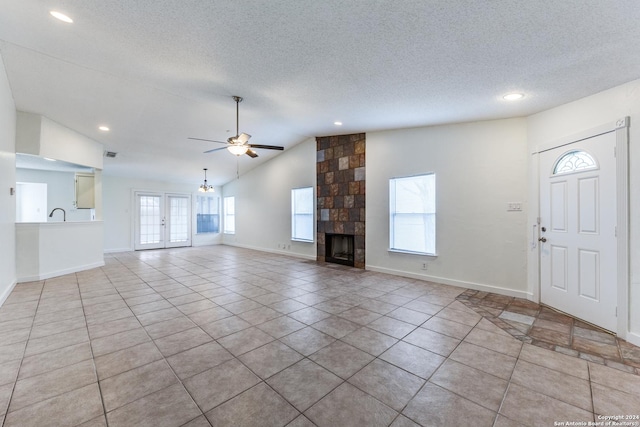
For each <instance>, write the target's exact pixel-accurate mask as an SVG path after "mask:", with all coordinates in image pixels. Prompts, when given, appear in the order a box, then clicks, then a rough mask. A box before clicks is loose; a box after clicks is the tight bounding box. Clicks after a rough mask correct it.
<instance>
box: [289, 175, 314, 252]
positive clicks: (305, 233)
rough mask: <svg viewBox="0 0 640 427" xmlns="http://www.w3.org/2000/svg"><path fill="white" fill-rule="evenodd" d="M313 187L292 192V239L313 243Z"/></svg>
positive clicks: (295, 189)
mask: <svg viewBox="0 0 640 427" xmlns="http://www.w3.org/2000/svg"><path fill="white" fill-rule="evenodd" d="M313 225H314V220H313V187H306V188H294V189H293V190H291V239H292V240H303V241H305V242H313V229H314V227H313Z"/></svg>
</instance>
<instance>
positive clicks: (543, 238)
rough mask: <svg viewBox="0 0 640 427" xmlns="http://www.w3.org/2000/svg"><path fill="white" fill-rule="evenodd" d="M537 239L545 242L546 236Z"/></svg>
mask: <svg viewBox="0 0 640 427" xmlns="http://www.w3.org/2000/svg"><path fill="white" fill-rule="evenodd" d="M538 240H539V241H540V242H542V243H544V242H546V241H547V238H546V237H541V238H539V239H538Z"/></svg>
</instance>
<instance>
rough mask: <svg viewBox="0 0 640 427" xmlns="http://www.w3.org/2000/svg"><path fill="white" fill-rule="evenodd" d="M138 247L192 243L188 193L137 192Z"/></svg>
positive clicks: (136, 248) (160, 246)
mask: <svg viewBox="0 0 640 427" xmlns="http://www.w3.org/2000/svg"><path fill="white" fill-rule="evenodd" d="M134 198H135V205H136V209H135V244H134V248H135V250H143V249H160V248H175V247H179V246H191V196H190V195H189V194H174V193H154V192H141V191H136V192H135V197H134Z"/></svg>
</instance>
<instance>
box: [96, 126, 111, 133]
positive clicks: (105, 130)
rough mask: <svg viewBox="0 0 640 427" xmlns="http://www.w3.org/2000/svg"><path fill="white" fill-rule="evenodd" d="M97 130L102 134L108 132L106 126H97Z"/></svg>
mask: <svg viewBox="0 0 640 427" xmlns="http://www.w3.org/2000/svg"><path fill="white" fill-rule="evenodd" d="M98 129H100V130H101V131H102V132H109V127H108V126H98Z"/></svg>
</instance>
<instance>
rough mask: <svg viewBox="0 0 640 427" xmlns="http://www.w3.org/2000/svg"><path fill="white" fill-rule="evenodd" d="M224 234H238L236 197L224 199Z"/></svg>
mask: <svg viewBox="0 0 640 427" xmlns="http://www.w3.org/2000/svg"><path fill="white" fill-rule="evenodd" d="M224 232H225V233H227V234H235V233H236V199H235V197H225V198H224Z"/></svg>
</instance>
